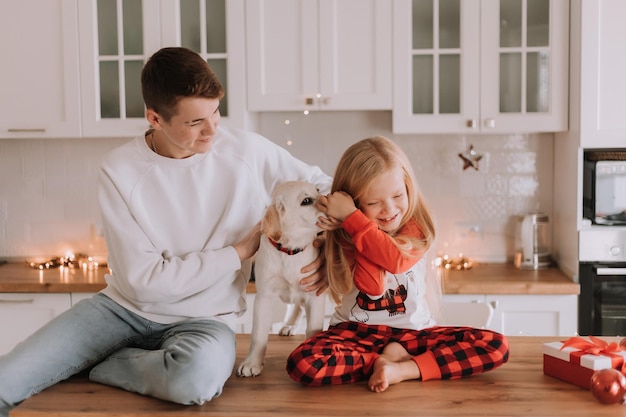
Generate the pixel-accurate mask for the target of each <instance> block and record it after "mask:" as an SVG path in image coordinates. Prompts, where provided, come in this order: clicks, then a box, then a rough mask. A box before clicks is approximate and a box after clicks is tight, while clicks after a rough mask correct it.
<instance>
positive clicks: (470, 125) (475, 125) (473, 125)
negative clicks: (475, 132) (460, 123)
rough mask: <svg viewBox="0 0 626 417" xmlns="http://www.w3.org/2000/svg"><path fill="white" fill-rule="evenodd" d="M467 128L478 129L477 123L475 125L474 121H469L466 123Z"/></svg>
mask: <svg viewBox="0 0 626 417" xmlns="http://www.w3.org/2000/svg"><path fill="white" fill-rule="evenodd" d="M467 127H469V128H471V129H476V128H477V127H478V123H476V119H470V120H468V121H467Z"/></svg>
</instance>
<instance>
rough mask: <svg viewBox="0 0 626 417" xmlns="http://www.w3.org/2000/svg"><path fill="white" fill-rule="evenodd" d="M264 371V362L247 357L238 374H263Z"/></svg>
mask: <svg viewBox="0 0 626 417" xmlns="http://www.w3.org/2000/svg"><path fill="white" fill-rule="evenodd" d="M261 371H263V364H262V363H255V362H254V361H251V360H249V359H245V360H244V361H243V362H241V364H240V365H239V367H238V368H237V376H242V377H250V376H257V375H261Z"/></svg>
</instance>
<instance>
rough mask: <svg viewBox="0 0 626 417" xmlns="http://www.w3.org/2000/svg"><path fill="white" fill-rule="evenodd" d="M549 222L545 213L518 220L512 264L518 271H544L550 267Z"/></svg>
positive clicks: (522, 217)
mask: <svg viewBox="0 0 626 417" xmlns="http://www.w3.org/2000/svg"><path fill="white" fill-rule="evenodd" d="M551 237H552V233H551V230H550V221H549V219H548V215H547V214H545V213H531V214H527V215H525V216H520V217H519V218H518V224H517V231H516V238H515V247H516V249H515V258H514V264H515V266H516V267H517V268H520V269H544V268H549V267H550V266H551V265H552V256H551V254H550V252H551Z"/></svg>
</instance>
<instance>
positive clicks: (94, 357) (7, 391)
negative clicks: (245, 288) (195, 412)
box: [0, 294, 235, 417]
mask: <svg viewBox="0 0 626 417" xmlns="http://www.w3.org/2000/svg"><path fill="white" fill-rule="evenodd" d="M234 364H235V334H234V333H233V331H232V330H231V329H230V327H228V325H226V324H224V323H221V322H219V321H214V320H188V321H183V322H178V323H173V324H159V323H155V322H152V321H150V320H146V319H144V318H142V317H140V316H138V315H136V314H134V313H131V312H130V311H128V310H126V309H125V308H123V307H121V306H120V305H119V304H117V303H116V302H114V301H113V300H111V299H110V298H108V297H106V296H105V295H102V294H97V295H95V296H94V297H92V298H90V299H87V300H83V301H81V302H79V303H78V304H76V305H75V306H74V307H73V308H71V309H70V310H68V311H66V312H65V313H63V314H61V315H59V316H58V317H56V318H55V319H54V320H52V321H51V322H50V323H48V324H47V325H46V326H44V327H43V328H41V329H39V330H38V331H37V332H35V333H34V334H33V335H32V336H30V337H29V338H27V339H26V340H25V341H24V342H22V343H20V344H19V345H17V346H16V347H15V349H13V351H11V352H10V353H8V354H6V355H5V356H2V357H0V417H7V416H8V413H9V410H11V409H12V408H13V407H15V406H17V405H18V404H19V403H20V402H22V401H24V400H25V399H26V398H28V397H30V396H31V395H33V394H36V393H38V392H39V391H41V390H43V389H44V388H47V387H49V386H51V385H53V384H55V383H57V382H59V381H61V380H63V379H66V378H68V377H69V376H71V375H73V374H76V373H78V372H80V371H82V370H85V369H87V368H90V367H92V366H94V365H95V366H94V367H93V368H92V369H91V371H90V373H89V378H90V379H91V380H92V381H96V382H100V383H103V384H107V385H113V386H116V387H120V388H123V389H126V390H128V391H133V392H138V393H141V394H145V395H150V396H153V397H157V398H161V399H164V400H168V401H173V402H176V403H180V404H202V403H204V402H205V401H209V400H211V399H212V398H214V397H216V396H218V395H220V394H221V392H222V387H223V386H224V383H225V382H226V380H227V379H228V377H229V376H230V375H231V373H232V370H233V366H234Z"/></svg>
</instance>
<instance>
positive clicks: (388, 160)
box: [325, 136, 435, 303]
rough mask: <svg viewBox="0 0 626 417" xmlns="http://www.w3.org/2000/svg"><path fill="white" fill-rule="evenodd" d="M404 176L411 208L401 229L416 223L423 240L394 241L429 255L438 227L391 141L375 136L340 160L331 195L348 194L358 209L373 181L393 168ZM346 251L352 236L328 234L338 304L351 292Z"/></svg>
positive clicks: (331, 278) (337, 232)
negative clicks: (408, 224)
mask: <svg viewBox="0 0 626 417" xmlns="http://www.w3.org/2000/svg"><path fill="white" fill-rule="evenodd" d="M398 167H399V168H401V169H402V172H404V183H405V185H406V192H407V196H408V202H409V207H408V210H407V212H406V214H405V215H404V217H403V218H402V220H401V223H400V227H399V229H400V228H402V227H403V226H404V225H406V224H407V223H408V222H409V220H415V222H416V223H417V225H418V226H419V228H420V230H421V231H422V236H421V238H416V237H413V236H402V235H395V236H394V240H395V243H396V245H397V246H398V247H399V248H400V250H402V251H404V252H406V253H407V254H408V252H409V251H410V250H412V249H419V250H421V251H423V252H424V253H426V251H427V250H428V248H429V247H430V245H431V243H432V242H433V241H434V239H435V227H434V223H433V220H432V217H431V215H430V211H429V209H428V207H427V205H426V202H425V201H424V198H423V197H422V194H421V192H420V190H419V188H418V185H417V181H416V179H415V174H414V173H413V168H412V167H411V163H410V162H409V159H408V158H407V156H406V154H405V153H404V152H403V151H402V149H400V147H399V146H398V145H396V144H395V143H394V142H393V141H391V140H390V139H387V138H386V137H383V136H374V137H371V138H367V139H363V140H361V141H359V142H357V143H355V144H353V145H352V146H350V147H349V148H348V149H346V151H345V152H344V154H343V156H342V157H341V159H340V160H339V163H338V165H337V170H336V172H335V177H334V180H333V185H332V190H331V191H332V192H335V191H345V192H346V193H348V194H350V195H351V196H352V198H353V199H354V202H355V204H356V206H357V208H358V207H359V200H360V199H361V197H362V196H363V194H364V193H365V191H366V190H367V188H368V187H369V185H370V182H371V181H372V179H374V178H375V177H377V176H378V175H380V174H383V173H385V172H387V171H389V170H390V169H393V168H398ZM344 249H348V250H354V244H353V242H352V239H351V238H350V235H348V233H346V231H345V230H343V229H342V228H340V229H337V230H332V231H327V232H326V245H325V252H326V275H327V277H328V284H329V286H330V295H331V297H332V299H333V300H334V301H335V302H336V303H339V302H340V301H341V297H342V296H343V295H345V294H347V293H349V292H350V291H351V290H352V287H353V282H352V270H351V266H350V265H349V263H348V261H347V259H346V257H345V256H344Z"/></svg>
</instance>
